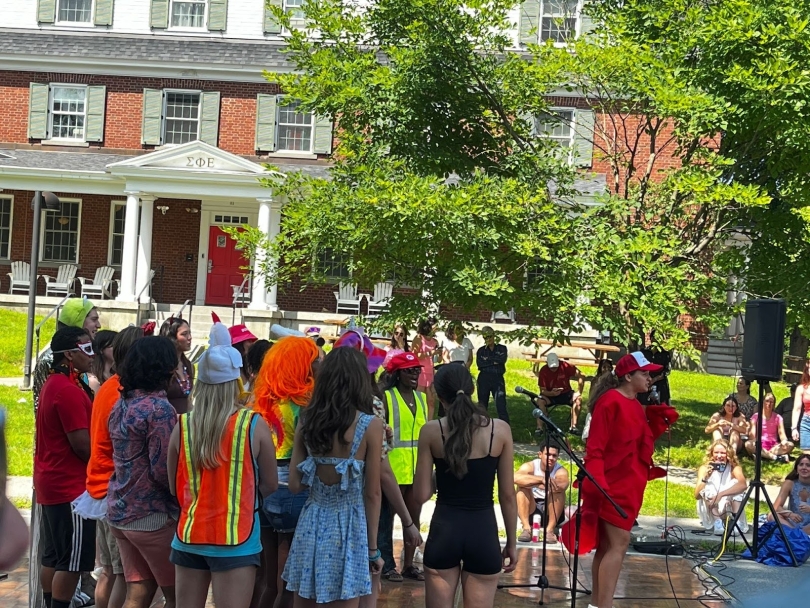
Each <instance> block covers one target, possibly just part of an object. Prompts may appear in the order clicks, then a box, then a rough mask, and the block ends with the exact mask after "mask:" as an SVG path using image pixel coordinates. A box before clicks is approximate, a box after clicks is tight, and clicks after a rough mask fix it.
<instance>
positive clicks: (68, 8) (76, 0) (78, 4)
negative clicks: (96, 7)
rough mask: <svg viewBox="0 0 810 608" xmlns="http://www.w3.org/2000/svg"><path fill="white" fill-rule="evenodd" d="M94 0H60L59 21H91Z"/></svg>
mask: <svg viewBox="0 0 810 608" xmlns="http://www.w3.org/2000/svg"><path fill="white" fill-rule="evenodd" d="M92 13H93V0H59V11H58V21H61V22H65V23H90V19H91V15H92Z"/></svg>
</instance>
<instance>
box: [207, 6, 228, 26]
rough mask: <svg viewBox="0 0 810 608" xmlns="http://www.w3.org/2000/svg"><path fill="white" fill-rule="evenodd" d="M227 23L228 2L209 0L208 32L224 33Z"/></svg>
mask: <svg viewBox="0 0 810 608" xmlns="http://www.w3.org/2000/svg"><path fill="white" fill-rule="evenodd" d="M227 23H228V0H209V2H208V30H209V31H211V32H224V31H225V29H226V28H225V26H226V25H227Z"/></svg>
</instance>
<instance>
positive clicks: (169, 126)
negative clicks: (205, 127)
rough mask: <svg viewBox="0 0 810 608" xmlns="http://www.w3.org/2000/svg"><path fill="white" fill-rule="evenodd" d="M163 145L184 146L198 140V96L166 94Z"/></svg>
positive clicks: (173, 92)
mask: <svg viewBox="0 0 810 608" xmlns="http://www.w3.org/2000/svg"><path fill="white" fill-rule="evenodd" d="M165 117H166V119H165V121H164V127H163V128H164V132H163V143H164V144H167V145H171V144H184V143H186V142H189V141H194V140H196V139H198V137H199V133H200V94H199V93H186V92H182V91H167V92H166V113H165Z"/></svg>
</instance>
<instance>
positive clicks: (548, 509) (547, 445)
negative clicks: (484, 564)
mask: <svg viewBox="0 0 810 608" xmlns="http://www.w3.org/2000/svg"><path fill="white" fill-rule="evenodd" d="M559 455H560V448H559V447H558V446H557V445H556V444H554V443H551V442H548V441H546V442H544V443H543V444H542V445H541V446H540V451H539V452H537V458H535V459H534V460H532V461H531V462H527V463H525V464H523V465H521V467H520V468H519V469H518V470H517V471H516V472H515V485H516V486H517V509H518V519H519V520H520V525H521V526H522V527H523V531H522V532H521V533H520V536H519V537H518V542H521V543H528V542H531V540H532V522H531V520H532V518H533V517H534V516H535V515H540V517H541V518H542V519H541V520H540V521H541V525H542V526H543V527H544V529H545V534H546V541H547V542H549V543H556V542H557V535H556V533H555V531H556V530H557V528H558V527H559V526H560V525H561V524H562V523H563V520H564V519H565V490H566V489H567V488H568V470H567V469H566V468H565V467H564V466H562V465H561V464H560V463H559V462H558V460H557V459H558V458H559ZM546 470H548V471H549V473H548V488H547V487H546Z"/></svg>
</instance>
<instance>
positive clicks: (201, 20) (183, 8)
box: [172, 0, 206, 28]
mask: <svg viewBox="0 0 810 608" xmlns="http://www.w3.org/2000/svg"><path fill="white" fill-rule="evenodd" d="M205 5H206V0H191V1H184V2H178V1H177V0H172V27H180V28H204V27H205Z"/></svg>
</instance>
